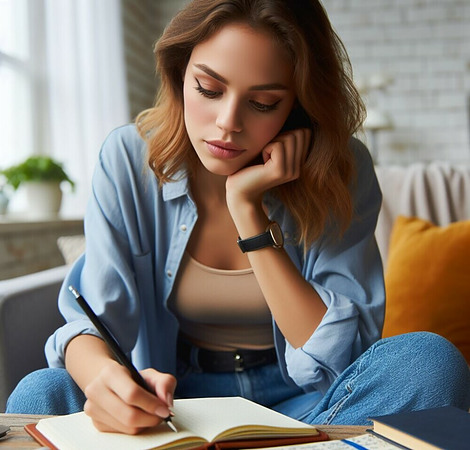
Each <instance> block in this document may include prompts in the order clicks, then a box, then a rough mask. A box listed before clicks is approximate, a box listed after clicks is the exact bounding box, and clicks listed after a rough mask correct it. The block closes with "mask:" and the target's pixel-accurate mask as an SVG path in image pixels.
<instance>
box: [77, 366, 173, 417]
mask: <svg viewBox="0 0 470 450" xmlns="http://www.w3.org/2000/svg"><path fill="white" fill-rule="evenodd" d="M85 395H86V396H87V398H89V399H90V400H93V402H94V403H96V404H99V405H101V406H102V407H103V408H104V409H105V410H106V411H109V412H110V413H111V414H112V413H113V411H119V408H121V407H122V405H126V406H129V407H134V408H137V409H139V410H141V411H142V413H144V414H146V415H147V416H148V417H146V418H144V417H145V416H144V415H141V416H140V417H141V419H142V420H144V422H143V423H142V425H141V426H150V425H154V424H156V423H158V422H159V420H158V418H157V420H156V421H155V417H156V416H158V417H159V418H163V417H167V416H168V414H169V413H170V411H169V409H168V407H167V406H166V404H165V403H164V402H162V401H161V400H159V399H158V398H157V397H156V395H154V394H152V393H151V392H148V391H147V390H145V389H144V388H142V387H141V386H139V385H138V384H137V383H135V382H134V380H133V379H132V378H131V376H130V373H129V372H128V370H127V369H126V368H124V367H123V366H121V365H120V364H117V363H116V364H110V365H108V366H107V367H106V368H104V369H103V371H102V372H101V374H100V376H99V377H98V379H97V380H96V382H94V383H91V384H90V385H89V386H87V388H86V389H85ZM126 414H129V415H132V414H134V412H132V411H127V412H126ZM126 420H127V419H126ZM149 422H150V425H147V423H149ZM133 426H135V425H134V424H133Z"/></svg>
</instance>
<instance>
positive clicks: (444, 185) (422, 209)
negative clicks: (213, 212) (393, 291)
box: [0, 163, 470, 412]
mask: <svg viewBox="0 0 470 450" xmlns="http://www.w3.org/2000/svg"><path fill="white" fill-rule="evenodd" d="M376 171H377V176H378V179H379V183H380V185H381V188H382V192H383V195H384V199H383V204H382V209H381V212H380V216H379V221H378V225H377V230H376V237H377V241H378V244H379V249H380V251H381V254H382V257H383V259H384V262H385V263H386V259H387V254H388V245H389V237H390V232H391V230H392V226H393V223H394V221H395V218H396V217H397V215H399V214H403V215H407V216H419V217H421V218H423V219H427V220H431V221H433V222H434V223H436V224H437V225H447V224H448V223H450V222H454V221H458V220H465V219H470V167H469V166H462V165H460V166H452V165H449V164H445V163H432V164H414V165H411V166H407V167H399V166H379V167H377V168H376ZM64 256H65V257H66V261H67V256H66V255H64ZM71 259H73V258H71ZM69 261H70V260H69ZM68 268H69V266H62V267H57V268H54V269H49V270H46V271H43V272H39V273H35V274H31V275H26V276H22V277H18V278H15V279H11V280H5V281H0V412H1V411H4V406H5V402H6V399H7V398H8V395H9V393H10V392H11V391H12V389H13V388H14V387H15V385H16V384H17V382H18V381H19V380H20V379H21V378H22V377H23V376H24V375H26V374H27V373H29V372H31V371H33V370H35V369H38V368H41V367H46V361H45V358H44V352H43V348H44V343H45V341H46V339H47V337H48V336H49V335H50V334H51V333H52V332H53V331H54V330H55V329H56V328H57V327H58V326H60V325H61V323H63V319H62V317H61V316H60V314H59V313H58V311H57V305H56V299H57V293H58V291H59V288H60V285H61V283H62V281H63V278H64V276H65V274H66V272H67V270H68ZM469 328H470V325H469Z"/></svg>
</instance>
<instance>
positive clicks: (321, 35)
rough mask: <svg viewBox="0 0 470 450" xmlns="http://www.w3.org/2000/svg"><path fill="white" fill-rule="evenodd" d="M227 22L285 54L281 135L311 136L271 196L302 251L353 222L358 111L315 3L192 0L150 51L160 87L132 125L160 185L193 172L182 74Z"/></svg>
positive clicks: (347, 72)
mask: <svg viewBox="0 0 470 450" xmlns="http://www.w3.org/2000/svg"><path fill="white" fill-rule="evenodd" d="M233 22H243V23H246V24H248V25H250V26H251V27H253V28H254V29H260V30H261V29H262V30H264V31H268V32H270V33H271V35H272V36H273V37H274V38H275V39H277V40H278V41H279V42H280V43H281V44H282V45H284V46H285V48H286V49H287V50H288V52H289V54H290V57H291V59H292V63H293V65H294V85H295V90H296V94H297V101H296V106H295V107H294V109H293V111H292V113H291V115H290V116H289V118H288V119H287V122H286V124H285V128H291V129H292V128H298V127H304V126H309V127H310V128H311V129H312V131H313V133H312V147H311V149H310V151H309V153H308V155H307V158H306V161H305V163H304V165H303V167H302V170H301V174H300V177H299V178H298V179H297V180H295V181H291V182H289V183H286V184H283V185H281V186H278V187H276V188H275V189H273V190H272V193H273V194H274V195H276V196H277V197H278V198H279V199H280V200H281V201H282V202H283V203H284V205H285V206H286V207H287V209H288V210H289V211H290V213H291V214H292V216H293V218H294V220H295V221H296V223H297V224H298V227H299V231H300V232H299V236H298V238H299V242H301V243H303V244H304V246H308V245H310V244H311V243H312V242H313V241H315V240H316V239H317V238H318V237H319V236H320V235H321V234H322V233H323V232H325V231H328V232H331V233H333V232H335V233H342V232H344V231H345V230H346V228H347V227H348V225H349V223H350V221H351V219H352V217H353V204H352V195H351V187H352V182H353V179H354V173H355V170H354V158H353V155H352V151H351V149H350V138H351V136H352V135H353V134H354V133H355V132H356V131H358V130H359V129H360V127H361V125H362V122H363V120H364V117H365V108H364V105H363V103H362V101H361V98H360V96H359V94H358V92H357V90H356V88H355V87H354V84H353V82H352V69H351V64H350V61H349V58H348V56H347V53H346V50H345V48H344V46H343V44H342V42H341V40H340V39H339V37H338V36H337V34H336V33H335V31H334V30H333V28H332V26H331V24H330V21H329V19H328V16H327V14H326V12H325V10H324V8H323V6H322V5H321V3H320V2H319V1H317V0H193V1H192V2H191V3H189V4H188V6H186V7H185V8H184V9H182V10H181V11H180V12H179V13H178V14H177V15H176V16H175V17H174V19H173V20H172V21H171V22H170V24H169V25H168V26H167V28H166V29H165V31H164V33H163V35H162V37H161V38H160V39H159V41H158V42H157V44H156V46H155V50H154V53H155V59H156V68H157V73H158V74H159V75H160V82H161V84H160V89H159V92H158V94H157V97H156V101H155V105H154V107H152V108H150V109H148V110H146V111H143V112H142V113H141V114H139V116H138V117H137V120H136V121H137V127H138V130H139V132H140V134H141V136H142V137H143V138H144V139H145V140H146V141H147V145H148V163H149V165H150V167H151V169H152V170H153V172H154V173H155V175H156V177H157V178H158V180H159V183H160V184H163V183H166V182H170V181H174V179H175V176H176V174H177V172H178V170H180V169H182V168H184V169H186V170H187V171H188V173H189V175H190V176H191V174H193V173H194V170H195V168H196V165H197V164H199V160H198V158H197V156H196V154H195V152H194V150H193V148H192V146H191V143H190V141H189V137H188V135H187V132H186V128H185V124H184V117H183V74H184V71H185V69H186V66H187V64H188V61H189V58H190V56H191V52H192V50H193V48H194V47H195V46H196V45H198V44H199V43H201V42H203V41H204V40H206V39H208V38H209V37H210V36H211V35H213V34H214V33H215V32H216V31H218V30H220V29H221V27H223V26H224V25H226V24H229V23H233Z"/></svg>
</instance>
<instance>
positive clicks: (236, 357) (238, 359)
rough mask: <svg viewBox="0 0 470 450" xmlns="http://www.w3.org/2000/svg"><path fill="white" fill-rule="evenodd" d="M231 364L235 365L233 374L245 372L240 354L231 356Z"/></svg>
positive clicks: (236, 353)
mask: <svg viewBox="0 0 470 450" xmlns="http://www.w3.org/2000/svg"><path fill="white" fill-rule="evenodd" d="M233 362H234V365H235V372H243V371H244V370H245V363H244V361H243V356H242V355H240V353H238V352H235V353H234V354H233Z"/></svg>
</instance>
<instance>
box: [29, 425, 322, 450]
mask: <svg viewBox="0 0 470 450" xmlns="http://www.w3.org/2000/svg"><path fill="white" fill-rule="evenodd" d="M24 429H25V430H26V432H27V433H28V434H29V435H30V436H31V437H33V438H34V439H35V440H36V441H37V442H39V444H41V445H42V446H44V447H49V448H50V449H51V450H58V448H57V447H56V446H54V445H53V444H52V443H51V442H50V441H49V440H48V439H46V438H45V437H44V435H43V434H42V433H41V432H40V431H39V430H38V429H37V428H36V424H35V423H30V424H28V425H25V426H24ZM317 431H318V434H315V435H312V436H293V437H286V438H268V439H250V440H246V441H244V440H239V441H225V442H215V443H211V444H207V445H205V446H203V447H201V448H210V449H230V448H240V446H243V447H244V448H260V447H279V446H282V445H293V444H306V443H309V442H319V441H328V440H329V439H330V438H329V436H328V435H327V434H326V433H325V432H324V431H320V430H318V429H317Z"/></svg>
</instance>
